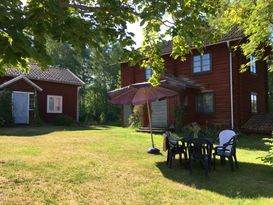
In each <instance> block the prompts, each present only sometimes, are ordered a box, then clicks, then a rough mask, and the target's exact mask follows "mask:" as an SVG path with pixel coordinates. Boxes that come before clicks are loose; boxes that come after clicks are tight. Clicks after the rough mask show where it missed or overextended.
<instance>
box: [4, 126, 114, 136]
mask: <svg viewBox="0 0 273 205" xmlns="http://www.w3.org/2000/svg"><path fill="white" fill-rule="evenodd" d="M106 129H109V126H107V125H99V126H71V127H67V126H39V127H33V126H15V127H10V128H0V137H1V136H15V137H35V136H40V135H45V134H49V133H53V132H58V131H85V130H106Z"/></svg>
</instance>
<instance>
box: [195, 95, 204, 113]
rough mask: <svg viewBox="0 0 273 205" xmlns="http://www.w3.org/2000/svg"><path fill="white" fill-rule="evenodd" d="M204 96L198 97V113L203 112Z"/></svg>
mask: <svg viewBox="0 0 273 205" xmlns="http://www.w3.org/2000/svg"><path fill="white" fill-rule="evenodd" d="M202 104H203V103H202V95H199V96H197V97H196V111H197V112H203V109H202Z"/></svg>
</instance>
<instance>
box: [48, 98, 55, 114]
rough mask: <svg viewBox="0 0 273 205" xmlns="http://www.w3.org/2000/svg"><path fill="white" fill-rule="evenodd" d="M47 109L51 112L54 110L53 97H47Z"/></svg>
mask: <svg viewBox="0 0 273 205" xmlns="http://www.w3.org/2000/svg"><path fill="white" fill-rule="evenodd" d="M48 108H49V111H51V112H53V111H54V98H53V97H49V107H48Z"/></svg>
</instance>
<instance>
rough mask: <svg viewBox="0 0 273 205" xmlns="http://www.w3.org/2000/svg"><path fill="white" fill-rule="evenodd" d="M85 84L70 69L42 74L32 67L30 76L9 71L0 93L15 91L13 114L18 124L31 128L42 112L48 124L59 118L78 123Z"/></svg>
mask: <svg viewBox="0 0 273 205" xmlns="http://www.w3.org/2000/svg"><path fill="white" fill-rule="evenodd" d="M82 85H84V82H83V81H82V80H81V79H79V78H78V77H77V76H76V75H75V74H74V73H72V72H71V71H70V70H69V69H64V68H56V67H49V68H48V69H47V70H42V69H41V68H39V66H38V65H37V64H30V69H29V71H28V72H27V73H22V72H21V71H20V70H19V69H8V70H7V71H6V73H5V76H3V77H0V90H3V89H5V88H8V89H9V90H11V91H12V112H13V118H14V122H15V124H29V123H31V122H32V120H33V119H34V117H35V110H37V111H38V112H39V115H40V117H41V119H42V120H43V121H45V122H51V121H53V120H54V119H55V118H56V116H58V115H67V116H70V117H72V118H73V119H75V120H76V121H78V120H79V90H80V88H81V86H82Z"/></svg>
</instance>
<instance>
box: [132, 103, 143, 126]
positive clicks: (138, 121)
mask: <svg viewBox="0 0 273 205" xmlns="http://www.w3.org/2000/svg"><path fill="white" fill-rule="evenodd" d="M142 115H143V106H142V105H137V106H135V107H134V109H133V113H132V114H131V115H130V116H129V125H130V127H135V128H139V127H141V125H142Z"/></svg>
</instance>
